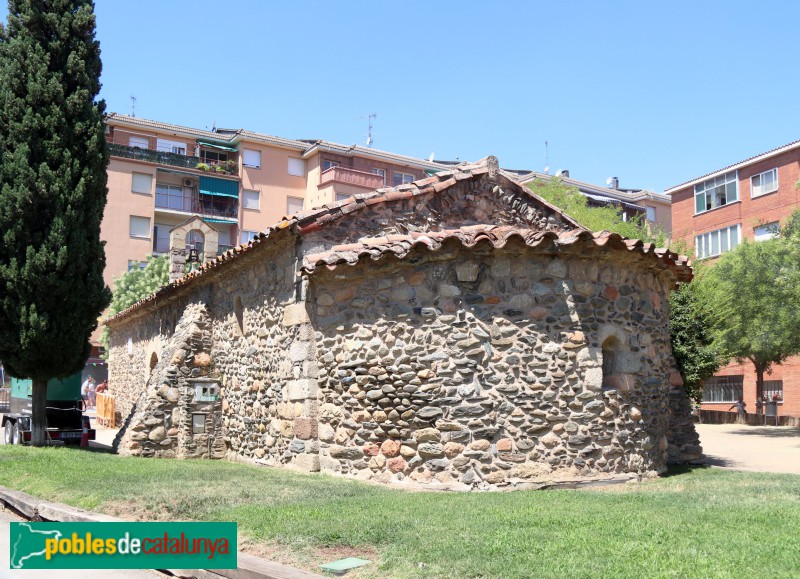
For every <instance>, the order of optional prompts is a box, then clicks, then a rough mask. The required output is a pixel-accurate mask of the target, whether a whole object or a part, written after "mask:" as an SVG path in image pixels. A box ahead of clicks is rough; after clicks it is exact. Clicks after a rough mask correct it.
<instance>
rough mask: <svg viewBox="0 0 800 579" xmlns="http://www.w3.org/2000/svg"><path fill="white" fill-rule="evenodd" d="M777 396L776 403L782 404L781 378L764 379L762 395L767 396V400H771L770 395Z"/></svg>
mask: <svg viewBox="0 0 800 579" xmlns="http://www.w3.org/2000/svg"><path fill="white" fill-rule="evenodd" d="M775 394H777V395H778V396H779V398H778V400H777V402H778V404H783V380H764V393H763V394H762V396H765V397H766V398H767V402H772V396H773V395H775Z"/></svg>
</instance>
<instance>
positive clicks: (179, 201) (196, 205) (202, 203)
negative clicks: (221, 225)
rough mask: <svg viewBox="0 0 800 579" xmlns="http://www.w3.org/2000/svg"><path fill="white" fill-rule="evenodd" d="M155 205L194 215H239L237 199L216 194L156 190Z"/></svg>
mask: <svg viewBox="0 0 800 579" xmlns="http://www.w3.org/2000/svg"><path fill="white" fill-rule="evenodd" d="M156 207H157V208H161V209H170V210H173V211H182V212H184V213H193V214H195V215H209V216H213V217H230V218H233V219H237V218H238V217H239V200H238V199H233V198H232V197H218V196H216V195H199V194H197V193H193V194H191V195H187V194H183V195H179V194H172V193H165V192H159V191H156Z"/></svg>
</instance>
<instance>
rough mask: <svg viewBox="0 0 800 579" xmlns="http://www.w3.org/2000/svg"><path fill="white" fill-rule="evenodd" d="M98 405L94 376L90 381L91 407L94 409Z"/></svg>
mask: <svg viewBox="0 0 800 579" xmlns="http://www.w3.org/2000/svg"><path fill="white" fill-rule="evenodd" d="M96 406H97V384H95V381H94V378H92V379H91V380H90V382H89V407H90V408H91V409H94V408H95V407H96Z"/></svg>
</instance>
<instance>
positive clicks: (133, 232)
mask: <svg viewBox="0 0 800 579" xmlns="http://www.w3.org/2000/svg"><path fill="white" fill-rule="evenodd" d="M145 223H146V224H147V235H145V234H144V225H145ZM134 224H137V226H136V227H135V228H134ZM128 232H129V233H130V236H131V237H135V238H136V239H150V237H151V232H152V231H151V228H150V218H149V217H142V216H139V215H131V216H130V222H129V225H128Z"/></svg>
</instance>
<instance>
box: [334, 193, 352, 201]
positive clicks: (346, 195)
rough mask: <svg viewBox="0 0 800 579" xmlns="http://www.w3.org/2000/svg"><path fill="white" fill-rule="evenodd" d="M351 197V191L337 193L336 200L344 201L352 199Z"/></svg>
mask: <svg viewBox="0 0 800 579" xmlns="http://www.w3.org/2000/svg"><path fill="white" fill-rule="evenodd" d="M350 197H352V195H350V193H337V194H336V201H344V200H345V199H350Z"/></svg>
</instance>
